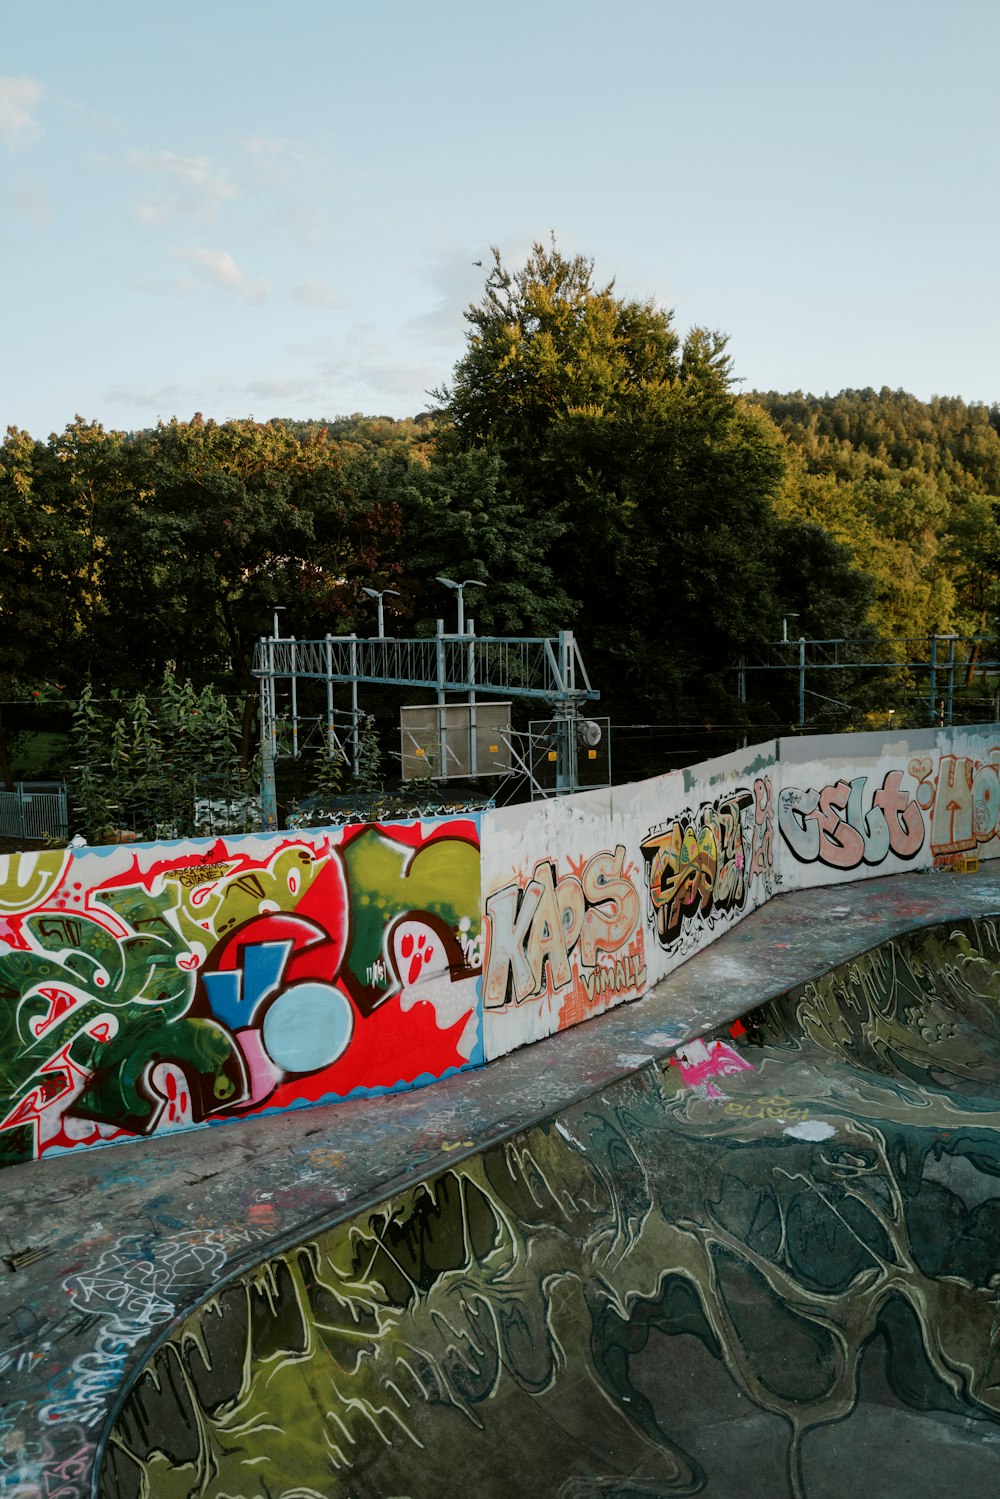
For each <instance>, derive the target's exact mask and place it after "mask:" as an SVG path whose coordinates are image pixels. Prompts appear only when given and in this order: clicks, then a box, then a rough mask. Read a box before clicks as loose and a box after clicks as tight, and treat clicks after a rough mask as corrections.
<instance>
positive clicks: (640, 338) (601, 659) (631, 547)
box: [0, 244, 1000, 820]
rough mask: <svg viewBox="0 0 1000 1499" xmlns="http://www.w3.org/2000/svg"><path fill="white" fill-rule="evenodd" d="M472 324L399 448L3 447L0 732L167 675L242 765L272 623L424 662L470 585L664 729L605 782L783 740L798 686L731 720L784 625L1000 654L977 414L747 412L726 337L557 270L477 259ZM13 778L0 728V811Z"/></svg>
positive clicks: (399, 424) (140, 440)
mask: <svg viewBox="0 0 1000 1499" xmlns="http://www.w3.org/2000/svg"><path fill="white" fill-rule="evenodd" d="M467 320H468V340H467V347H466V352H465V354H464V356H463V358H462V359H461V360H460V361H459V363H458V365H457V366H456V369H455V371H454V372H453V376H452V380H451V383H450V385H449V386H448V387H446V388H444V389H442V390H440V391H438V392H435V398H436V400H437V402H438V407H437V409H436V410H435V411H434V412H431V413H423V414H422V415H420V416H419V417H415V418H414V419H413V420H409V421H392V420H389V419H387V418H366V417H350V418H344V417H341V418H337V419H336V420H332V421H326V422H293V421H280V420H274V421H270V422H267V423H258V422H254V421H249V420H247V421H230V422H224V423H216V422H213V421H205V420H203V418H202V417H201V416H200V415H199V414H195V416H194V417H193V418H192V420H191V421H180V420H178V419H176V418H175V419H174V420H172V421H171V422H169V423H161V424H160V425H158V426H157V427H155V428H153V429H150V430H147V431H140V432H134V433H125V432H115V431H106V430H104V428H102V427H101V426H100V425H99V424H98V423H96V422H87V421H84V420H83V419H82V418H79V417H78V418H77V419H76V420H75V421H73V422H72V423H70V424H69V426H67V427H66V429H65V431H64V432H62V433H59V434H52V435H51V436H50V437H49V438H48V439H47V440H44V441H43V440H41V439H38V438H34V437H31V436H30V435H29V434H28V433H26V432H23V431H21V430H19V429H18V428H16V427H10V428H8V431H7V436H6V439H5V440H4V442H3V444H2V446H0V702H2V703H5V704H8V705H10V704H11V703H12V702H13V701H14V700H16V699H27V698H30V696H31V695H32V689H34V692H35V695H37V691H38V688H39V686H40V684H43V683H46V682H58V683H59V686H60V692H64V695H65V697H67V698H69V699H73V700H75V701H77V702H91V701H96V700H97V699H98V698H101V699H109V698H111V696H112V695H113V694H118V695H120V696H121V698H122V700H123V701H124V699H125V698H126V697H127V698H128V699H129V701H134V700H135V695H136V694H137V693H140V694H141V693H148V692H149V688H150V684H155V683H158V682H161V680H162V679H163V673H164V671H165V670H168V671H169V672H170V673H172V674H173V675H172V676H169V677H168V680H171V681H172V680H176V681H185V680H187V679H189V678H190V679H191V680H192V681H193V682H194V683H195V687H193V688H191V689H190V691H191V692H194V693H199V692H201V691H202V690H203V689H204V688H205V687H206V686H208V685H209V684H211V685H212V686H213V687H214V689H216V690H218V691H222V692H224V693H226V694H228V696H229V699H230V701H231V702H235V704H236V707H237V709H238V710H240V711H239V712H238V716H239V717H240V718H241V728H242V741H243V743H242V748H243V761H244V764H246V763H248V762H249V760H250V758H251V757H252V755H253V752H254V749H255V743H256V727H255V725H256V697H255V683H254V680H253V677H252V674H251V658H252V651H253V646H254V642H255V640H256V639H257V638H258V637H260V636H261V635H262V634H265V633H269V630H270V622H271V617H272V610H273V609H275V608H281V609H283V610H284V614H283V626H282V628H283V631H284V632H285V633H289V634H296V635H299V636H300V637H305V638H313V637H316V636H322V635H324V634H326V633H332V634H343V633H349V632H351V631H357V632H359V633H362V634H370V633H372V632H373V629H374V616H373V606H372V603H371V601H370V600H369V599H368V598H367V597H366V596H365V594H364V592H363V588H364V586H365V585H374V586H377V587H379V588H386V587H391V588H393V589H395V590H397V595H387V597H386V601H385V602H386V621H387V629H388V631H389V632H390V633H394V634H407V635H412V634H415V633H421V634H422V633H429V632H432V631H433V629H434V620H435V618H436V617H437V615H438V614H440V613H445V612H446V611H447V612H448V613H450V609H451V607H453V604H452V600H451V599H450V598H448V597H446V596H444V595H443V593H442V589H441V587H440V585H439V584H437V583H436V582H435V576H436V574H438V573H446V574H449V575H451V576H453V577H457V578H480V579H483V580H484V581H485V582H486V583H487V585H488V586H487V587H486V588H485V589H483V590H481V591H477V593H476V595H475V600H474V604H475V608H474V612H475V614H476V618H477V623H478V628H479V629H480V631H481V632H494V633H503V634H515V633H527V634H552V633H554V632H555V631H557V630H559V629H560V628H572V629H574V630H575V631H576V632H577V634H578V637H579V639H580V641H581V645H582V648H583V651H584V655H585V659H586V660H587V663H588V667H589V669H590V673H591V677H592V679H593V681H594V683H595V685H597V686H599V687H600V689H601V691H602V694H603V698H604V703H603V705H602V711H607V712H609V713H610V715H611V718H612V720H613V722H615V723H616V724H621V725H625V724H650V725H656V726H658V729H657V732H652V731H650V732H646V731H642V732H639V731H636V735H635V737H634V738H633V739H632V740H631V747H630V749H628V750H627V752H626V753H625V755H624V759H623V757H622V752H621V750H619V753H618V757H617V762H616V776H617V778H621V776H622V774H645V773H650V772H652V771H655V770H657V769H660V768H663V766H664V764H665V763H668V762H669V763H676V759H673V760H671V759H670V756H671V754H672V753H673V751H674V750H676V751H677V753H678V754H680V753H682V752H686V753H687V754H688V755H689V756H690V755H691V754H694V753H705V752H708V751H710V749H711V748H714V747H717V748H718V749H720V750H722V749H725V748H728V747H730V746H731V745H732V744H733V743H735V742H737V741H738V739H739V738H741V737H742V736H743V735H744V734H745V733H750V734H757V735H762V734H764V733H768V732H772V731H773V730H775V729H779V730H783V729H787V727H788V726H789V723H790V722H792V721H793V720H794V715H795V711H796V710H795V682H794V680H793V679H792V678H790V677H782V676H780V675H775V676H773V677H768V678H766V679H765V678H763V677H758V678H756V679H755V680H754V683H753V685H752V688H751V692H750V702H749V703H748V704H747V703H744V702H742V701H740V699H739V697H738V693H737V681H738V678H737V673H736V670H735V667H736V665H737V663H738V662H739V661H740V660H741V658H742V659H744V660H748V661H751V662H752V661H755V660H760V659H762V653H763V652H764V651H765V650H766V648H767V642H768V641H769V640H771V641H773V640H775V639H776V638H778V637H779V635H780V630H781V620H782V617H783V616H785V615H789V614H791V615H794V616H796V623H795V626H794V628H795V633H796V634H798V633H800V632H801V633H803V634H805V635H806V636H808V637H810V638H830V637H837V638H843V637H859V636H866V637H868V638H870V639H871V640H873V641H874V640H875V639H876V638H878V637H881V639H882V642H883V644H882V646H881V647H880V649H881V650H882V651H883V652H884V651H889V652H892V653H895V655H896V656H898V657H899V659H901V660H902V659H905V657H906V655H907V651H906V648H905V647H903V646H901V645H898V644H893V643H892V642H895V641H898V639H899V638H900V637H904V636H905V637H925V638H926V636H928V635H929V634H930V633H934V632H944V631H949V630H955V631H958V632H959V633H960V634H962V635H974V634H985V635H992V634H993V633H994V631H995V625H994V620H995V616H996V614H997V612H998V611H1000V581H998V579H1000V529H998V518H997V503H998V500H997V497H998V496H1000V411H998V409H997V408H996V407H994V408H992V409H990V408H987V407H985V406H970V405H967V404H965V403H964V402H962V401H960V400H955V399H935V400H934V401H931V402H921V401H918V400H916V399H915V398H914V397H912V396H909V395H906V394H905V393H903V392H898V391H889V390H882V391H878V392H876V391H873V390H864V391H845V392H842V393H841V394H840V395H838V396H835V397H831V396H825V397H822V398H817V397H813V396H807V395H801V394H794V395H778V394H775V393H773V392H772V393H767V394H760V393H756V394H752V395H748V396H741V395H740V394H738V393H737V391H736V389H735V386H734V382H733V377H732V371H731V363H730V360H729V357H728V355H727V352H726V341H725V339H724V337H722V336H721V335H719V334H717V333H713V332H711V331H708V330H706V329H700V328H696V329H693V330H691V331H690V332H688V333H687V334H686V335H685V336H683V337H682V336H681V335H680V334H678V333H677V331H676V330H675V328H674V326H673V318H672V315H671V313H670V312H668V311H666V310H664V309H662V308H660V307H658V306H656V305H655V304H653V303H652V302H648V301H636V300H630V299H628V298H626V297H623V296H621V295H619V294H618V293H617V291H616V290H615V287H614V285H613V284H599V283H597V282H596V281H595V279H594V276H593V266H592V263H591V262H590V261H589V260H588V259H586V258H585V257H583V256H574V257H569V258H568V257H566V256H564V255H563V254H562V253H561V252H560V251H559V250H558V249H557V247H556V246H555V245H554V244H552V245H549V246H544V245H536V246H535V247H534V248H533V250H532V253H531V255H530V256H529V257H528V259H527V261H526V262H525V264H524V265H523V266H522V267H521V268H519V269H510V268H509V267H507V266H505V265H504V264H503V262H502V260H501V258H500V256H499V255H498V254H495V255H494V260H493V264H492V267H491V269H490V270H489V273H488V276H487V280H486V285H485V289H484V294H483V297H482V299H481V301H480V302H479V303H477V304H476V305H474V306H473V307H471V308H470V309H469V311H468V313H467ZM469 602H470V606H471V603H472V600H471V599H470V601H469ZM470 612H472V611H471V607H470ZM912 654H913V652H910V655H912ZM974 667H975V659H974V657H973V659H972V660H971V661H970V662H969V664H968V670H969V673H970V677H971V674H972V672H973V671H974ZM88 684H89V687H88ZM904 685H905V678H903V677H902V676H897V677H893V678H892V679H891V680H889V681H887V680H885V679H884V678H883V679H880V680H876V681H874V682H873V681H872V680H870V679H869V680H868V681H862V680H861V679H860V678H858V679H854V680H852V681H851V682H847V683H846V684H841V685H840V686H839V687H838V692H837V693H836V694H833V696H835V697H837V698H839V699H840V700H841V701H840V702H839V703H838V704H837V705H836V706H835V708H834V709H829V708H828V709H826V710H824V709H823V707H822V706H821V705H819V703H818V702H817V703H816V704H811V706H810V722H811V723H813V722H824V721H825V720H824V718H823V714H824V712H826V713H827V714H828V715H829V714H831V713H832V720H831V721H836V722H840V723H843V724H844V725H845V726H846V725H848V724H850V725H855V726H856V725H860V724H863V723H865V722H866V721H867V720H866V718H865V713H866V711H868V710H870V709H871V708H872V707H874V706H875V705H877V704H878V703H880V702H881V703H882V705H883V707H884V706H885V705H886V704H887V703H889V702H890V701H895V699H894V698H893V694H896V695H897V697H898V694H899V693H900V692H901V690H902V687H903V686H904ZM911 685H912V683H911ZM85 690H86V691H89V693H90V694H91V696H90V697H89V698H87V697H85V696H84V694H85ZM185 690H187V689H185ZM154 695H155V694H154ZM844 699H846V706H845V702H844ZM897 706H899V705H898V704H897ZM11 713H13V714H14V716H15V718H16V710H14V709H11V708H8V721H9V720H10V716H11ZM838 714H839V717H838ZM898 721H899V720H897V722H898ZM709 725H712V726H714V728H712V729H711V730H710V729H709V727H708V726H709ZM663 726H668V727H667V728H663ZM670 726H675V727H676V728H677V729H678V730H679V731H682V737H683V745H682V744H681V741H680V740H676V739H675V740H672V739H671V738H670V732H671V728H670ZM691 726H696V732H697V736H698V737H697V738H692V733H693V732H694V731H693V730H692V727H691ZM140 728H141V726H137V725H135V724H133V726H132V731H133V737H135V736H136V735H138V736H139V738H141V733H140ZM109 732H110V730H109ZM143 732H145V731H144V730H143ZM229 732H231V733H232V732H233V730H232V725H230V731H229ZM713 734H714V736H715V737H714V738H713V737H712V736H713ZM236 737H237V738H238V737H239V735H237V736H236ZM121 738H122V733H121V731H119V739H121ZM620 744H621V745H622V746H628V745H629V744H630V741H629V738H628V735H625V734H623V735H622V736H621V738H620ZM9 748H10V747H9V745H8V743H7V741H6V739H5V736H4V731H3V726H2V721H0V778H2V779H4V780H9V778H10V775H11V774H12V772H13V770H14V768H15V767H14V764H13V761H12V757H11V754H10V752H9ZM151 753H152V751H151ZM153 810H155V809H153ZM154 820H155V819H154Z"/></svg>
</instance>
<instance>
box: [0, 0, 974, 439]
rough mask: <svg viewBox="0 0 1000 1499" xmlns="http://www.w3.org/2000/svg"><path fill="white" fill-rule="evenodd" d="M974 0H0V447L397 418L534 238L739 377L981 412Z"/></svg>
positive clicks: (753, 383)
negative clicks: (174, 430)
mask: <svg viewBox="0 0 1000 1499" xmlns="http://www.w3.org/2000/svg"><path fill="white" fill-rule="evenodd" d="M998 67H1000V0H935V3H927V0H864V3H859V0H840V3H831V4H815V3H809V0H797V3H792V0H742V3H740V0H714V3H713V0H700V3H699V0H689V3H680V0H615V3H608V0H604V3H600V4H598V3H596V0H496V3H491V4H485V3H480V0H424V3H423V4H414V3H409V4H403V3H399V0H360V3H351V4H347V3H343V0H282V3H280V4H279V3H277V0H198V3H192V0H168V3H165V4H163V5H153V4H146V3H141V0H0V267H2V272H3V276H2V294H3V308H2V316H0V431H2V429H3V428H4V427H6V426H7V425H8V424H14V425H17V426H19V427H23V428H27V429H28V430H29V431H30V432H32V433H33V435H35V436H39V437H44V436H46V435H47V434H48V433H49V432H50V431H52V430H60V429H61V428H62V427H63V426H64V425H65V424H66V423H67V422H68V421H70V420H71V419H72V417H73V415H74V413H76V412H79V413H80V414H81V415H83V416H85V417H87V418H89V419H96V420H98V421H101V422H103V423H104V424H105V425H106V426H113V427H125V428H134V427H141V426H148V425H151V424H152V423H154V422H155V421H156V420H157V418H158V417H162V418H163V419H164V420H166V419H169V418H170V417H171V416H172V415H174V414H177V415H179V416H181V417H185V418H187V417H190V415H191V414H192V413H193V412H194V411H195V410H200V411H202V412H203V413H204V414H205V415H206V416H214V417H216V418H218V419H220V420H221V419H224V418H226V417H233V416H248V415H253V416H255V417H256V418H257V419H258V420H264V419H267V418H268V417H271V416H297V417H332V416H336V415H338V414H342V413H346V412H351V411H364V412H369V413H384V414H388V415H392V416H405V415H413V414H415V413H416V412H418V411H420V410H422V409H425V408H426V407H427V406H428V405H430V404H431V401H430V398H429V397H428V395H427V394H426V392H427V390H428V389H429V388H431V387H433V386H435V385H438V384H440V383H441V382H442V381H447V380H448V378H449V376H450V373H451V370H452V367H453V365H454V363H455V360H456V359H457V358H458V357H459V356H460V355H461V352H462V349H463V343H464V330H465V323H464V320H463V318H462V312H463V310H464V308H465V307H466V306H467V305H468V304H469V302H470V301H472V300H475V299H476V298H477V297H478V295H479V294H480V292H481V289H482V284H483V277H484V275H485V270H486V266H484V269H483V270H479V269H477V268H476V267H475V266H474V264H473V262H474V261H476V260H483V261H484V262H486V264H487V265H488V262H489V246H490V245H491V244H496V245H498V246H499V247H500V249H501V250H502V251H503V253H504V256H505V258H508V259H509V260H511V261H516V260H517V258H518V257H519V256H521V255H523V254H524V252H525V250H526V249H527V247H528V246H529V245H530V243H531V241H532V240H533V239H539V238H541V239H545V238H547V236H548V232H549V230H550V229H553V230H554V231H555V234H556V238H557V241H558V243H559V245H560V246H561V247H562V248H563V249H565V250H568V251H577V250H579V251H583V252H584V253H586V254H587V255H590V256H592V257H594V259H595V260H596V270H597V273H598V275H599V276H601V277H606V278H611V277H612V276H614V277H615V278H616V280H617V286H618V289H619V291H620V292H622V293H623V294H626V295H630V296H641V297H646V296H652V297H654V298H656V299H657V300H658V301H659V302H661V303H662V304H664V305H666V306H668V307H672V308H674V310H675V315H676V321H677V326H678V328H679V329H680V330H681V331H683V330H684V329H686V328H688V327H690V326H691V325H692V324H695V323H701V324H705V325H707V326H709V327H713V328H721V329H724V330H725V331H726V332H727V333H728V334H729V335H730V340H731V341H730V352H731V354H732V355H733V358H734V361H735V370H736V374H737V375H738V376H739V377H740V379H741V380H742V381H743V383H744V386H745V387H746V388H748V389H749V388H760V389H779V390H793V389H804V390H812V391H814V392H818V393H821V392H823V391H826V390H830V391H835V390H839V389H841V388H842V387H845V386H864V385H874V386H876V387H877V386H881V385H889V386H893V387H903V388H904V389H907V390H911V391H913V392H914V393H915V394H917V395H918V396H921V397H924V398H927V397H929V396H931V395H932V394H934V393H939V394H943V395H960V396H963V397H965V398H966V399H967V400H980V401H987V402H991V403H992V402H994V401H998V400H1000V373H998V366H997V358H996V350H997V347H998V343H1000V310H998V296H997V286H996V278H997V263H998V259H1000V256H998V251H997V245H998V239H1000V235H998V227H1000V222H998V221H1000V194H998V191H997V189H998V176H1000V173H998V166H1000V128H998V127H1000V87H998V84H997V71H998Z"/></svg>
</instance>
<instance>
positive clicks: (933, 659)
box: [927, 635, 937, 723]
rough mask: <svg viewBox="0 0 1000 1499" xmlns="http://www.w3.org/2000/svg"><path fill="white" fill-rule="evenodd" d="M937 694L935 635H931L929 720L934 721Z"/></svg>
mask: <svg viewBox="0 0 1000 1499" xmlns="http://www.w3.org/2000/svg"><path fill="white" fill-rule="evenodd" d="M936 696H937V636H936V635H932V636H931V685H930V695H929V698H928V704H927V713H928V717H929V719H930V722H931V723H933V722H934V699H935V697H936Z"/></svg>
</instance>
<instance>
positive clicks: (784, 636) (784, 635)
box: [781, 614, 799, 645]
mask: <svg viewBox="0 0 1000 1499" xmlns="http://www.w3.org/2000/svg"><path fill="white" fill-rule="evenodd" d="M798 617H799V616H798V615H797V614H786V615H785V617H784V618H783V619H782V621H781V643H782V645H787V644H788V621H789V620H790V619H798Z"/></svg>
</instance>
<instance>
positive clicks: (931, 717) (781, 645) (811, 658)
mask: <svg viewBox="0 0 1000 1499" xmlns="http://www.w3.org/2000/svg"><path fill="white" fill-rule="evenodd" d="M996 646H997V639H996V636H993V635H957V634H952V633H948V634H945V633H941V634H937V635H930V636H927V635H921V636H917V637H905V638H902V639H892V640H879V639H875V640H847V639H838V640H809V639H807V638H806V637H805V636H804V635H800V636H799V637H798V638H797V639H788V640H785V639H782V640H773V641H771V642H770V643H769V645H768V646H767V648H766V651H765V653H764V659H763V660H759V661H753V662H750V661H746V660H741V661H739V662H737V664H736V667H735V668H734V669H735V670H736V672H737V673H738V676H739V683H740V697H741V698H742V699H743V700H744V701H745V700H746V678H745V675H744V674H745V673H746V672H748V671H785V672H791V671H794V672H796V673H797V674H798V678H799V728H800V729H801V728H803V727H804V726H805V722H806V696H807V689H806V673H807V672H814V671H861V670H865V669H870V668H887V669H892V670H894V671H915V672H921V673H923V672H926V673H927V680H928V692H927V715H928V722H929V723H937V722H940V723H942V724H945V725H948V726H950V725H951V723H952V719H953V716H954V696H955V672H956V670H957V669H958V668H960V667H963V666H964V667H967V666H968V664H969V662H970V661H972V660H974V662H975V670H976V671H981V672H983V673H987V672H996V671H997V670H998V668H1000V662H998V661H997V660H996V659H995V655H994V653H995V651H996ZM959 647H962V648H967V649H963V653H962V654H960V653H959ZM987 647H988V648H989V649H990V651H991V655H990V657H988V658H987V657H986V656H985V655H984V651H985V649H986V648H987ZM973 652H974V653H975V654H974V656H973ZM942 683H943V684H944V685H943V688H942ZM939 691H943V693H944V696H943V697H942V698H941V699H940V701H939V699H938V693H939ZM808 695H809V696H810V697H820V698H822V697H823V694H822V693H813V692H810V693H809V694H808ZM824 701H827V702H836V701H837V699H835V698H824Z"/></svg>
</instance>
